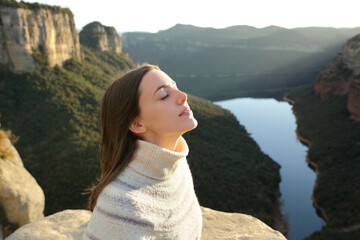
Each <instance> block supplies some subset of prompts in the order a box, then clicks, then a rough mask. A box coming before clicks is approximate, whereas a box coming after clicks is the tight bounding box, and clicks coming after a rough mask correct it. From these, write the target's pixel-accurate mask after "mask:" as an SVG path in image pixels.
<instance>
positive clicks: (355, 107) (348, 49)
mask: <svg viewBox="0 0 360 240" xmlns="http://www.w3.org/2000/svg"><path fill="white" fill-rule="evenodd" d="M314 89H315V91H316V92H317V93H319V94H320V96H321V99H326V98H328V97H330V96H332V95H344V94H348V103H347V108H348V111H349V113H350V117H351V118H353V119H355V120H358V121H360V34H359V35H356V36H355V37H353V38H351V39H350V40H349V41H348V42H347V43H346V44H345V45H344V46H343V48H342V51H341V53H340V54H339V55H338V56H337V58H336V59H335V60H334V61H333V62H331V63H329V64H328V65H327V66H326V67H325V68H324V69H323V70H322V71H321V72H320V74H319V75H318V76H317V78H316V80H315V85H314Z"/></svg>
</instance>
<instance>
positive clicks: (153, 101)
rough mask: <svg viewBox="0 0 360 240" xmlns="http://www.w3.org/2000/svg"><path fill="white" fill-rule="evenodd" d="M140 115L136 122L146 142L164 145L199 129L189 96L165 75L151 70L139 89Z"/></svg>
mask: <svg viewBox="0 0 360 240" xmlns="http://www.w3.org/2000/svg"><path fill="white" fill-rule="evenodd" d="M139 92H140V98H139V107H140V115H139V116H138V117H137V118H136V122H137V124H138V126H141V127H143V130H144V132H141V134H140V136H142V137H143V138H144V139H145V140H149V139H150V140H155V141H152V142H158V141H159V140H160V141H163V140H164V139H166V138H169V137H172V138H173V137H180V136H181V135H182V134H184V133H185V132H187V131H190V130H192V129H194V128H195V127H196V126H197V121H196V119H195V118H194V116H193V113H192V111H191V110H190V107H189V105H188V103H187V95H186V93H184V92H182V91H180V90H179V89H178V88H177V87H176V83H175V82H174V81H173V80H172V79H171V78H170V77H169V76H168V75H167V74H166V73H164V72H162V71H160V70H151V71H149V72H148V73H146V74H145V76H144V77H143V79H142V80H141V83H140V86H139Z"/></svg>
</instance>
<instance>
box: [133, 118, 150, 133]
mask: <svg viewBox="0 0 360 240" xmlns="http://www.w3.org/2000/svg"><path fill="white" fill-rule="evenodd" d="M129 130H130V131H132V132H133V133H135V134H142V133H145V132H146V127H145V126H144V125H143V124H142V123H140V122H139V121H138V120H137V119H135V120H134V121H133V122H132V123H131V124H130V127H129Z"/></svg>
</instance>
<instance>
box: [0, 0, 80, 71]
mask: <svg viewBox="0 0 360 240" xmlns="http://www.w3.org/2000/svg"><path fill="white" fill-rule="evenodd" d="M10 2H12V1H10ZM29 6H31V7H30V8H29ZM41 6H42V5H38V4H37V5H31V4H25V3H24V5H23V6H22V5H20V4H19V6H17V5H16V4H15V3H14V4H12V5H7V4H4V3H3V2H1V3H0V63H1V64H6V65H9V66H10V67H11V68H12V70H13V71H14V72H24V71H35V70H36V62H35V59H34V57H33V54H34V51H35V52H36V51H38V52H41V53H45V56H46V60H47V62H48V64H49V65H50V66H55V65H57V64H58V65H62V63H63V62H64V61H65V60H67V59H69V58H76V59H80V42H79V35H78V33H77V31H76V27H75V23H74V19H73V15H72V14H71V12H70V11H58V9H59V8H56V9H57V11H54V9H55V8H52V7H46V8H45V7H41Z"/></svg>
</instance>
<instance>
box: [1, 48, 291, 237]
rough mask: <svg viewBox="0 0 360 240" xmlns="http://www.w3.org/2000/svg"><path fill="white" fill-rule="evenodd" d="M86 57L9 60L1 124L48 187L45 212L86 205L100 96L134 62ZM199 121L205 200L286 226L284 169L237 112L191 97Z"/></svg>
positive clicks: (95, 169)
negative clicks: (28, 62)
mask: <svg viewBox="0 0 360 240" xmlns="http://www.w3.org/2000/svg"><path fill="white" fill-rule="evenodd" d="M81 51H82V56H83V59H82V60H75V59H70V60H67V61H66V62H65V63H64V65H63V66H55V67H54V68H51V67H49V65H48V63H47V61H46V56H45V55H44V54H45V52H46V50H45V49H42V50H41V51H40V50H38V51H34V58H35V59H36V61H37V64H38V69H39V70H38V71H36V72H27V73H22V74H15V73H13V72H11V71H10V70H9V68H8V67H7V66H1V68H0V75H1V76H2V79H1V84H0V109H1V119H0V121H1V124H2V127H3V128H5V129H9V130H11V131H12V132H13V133H14V134H15V135H16V136H17V137H19V140H18V142H17V143H16V145H15V147H16V148H17V149H18V151H19V153H20V156H21V157H22V159H23V161H24V165H25V167H26V168H27V169H28V170H29V172H30V173H31V174H32V175H33V176H34V177H35V179H36V180H37V181H38V183H39V184H40V186H41V187H42V188H43V190H44V192H45V198H46V207H45V214H46V215H48V214H52V213H54V212H58V211H61V210H64V209H76V208H85V207H86V202H87V198H88V196H86V195H83V194H82V193H83V192H85V189H86V188H88V187H89V186H90V185H91V183H93V182H95V179H96V178H97V177H99V173H100V172H99V171H100V169H99V167H100V164H99V144H100V130H99V102H100V99H101V97H102V94H103V92H104V90H105V88H106V87H107V86H108V84H109V83H110V82H111V81H112V80H114V79H115V78H116V77H117V76H119V75H120V74H121V73H123V72H125V71H127V70H128V69H130V68H132V67H134V66H135V65H134V63H133V61H132V59H131V58H130V56H129V55H128V54H123V53H122V54H115V53H112V52H99V51H96V50H93V49H91V48H88V47H85V46H82V48H81ZM189 104H190V106H191V108H192V110H193V112H194V115H195V117H196V118H197V120H198V122H199V127H198V128H197V129H196V130H194V131H192V132H190V133H188V134H186V135H185V138H186V140H187V141H188V144H189V147H190V154H189V157H188V160H189V165H190V167H191V171H192V173H193V177H194V185H195V190H196V193H197V195H198V199H199V202H200V204H201V205H202V206H205V207H210V208H212V209H216V210H221V211H226V212H242V213H247V214H251V215H253V216H256V217H258V218H259V219H261V220H263V221H264V222H266V223H267V224H268V225H270V226H272V227H274V228H276V229H280V230H283V231H285V230H284V229H286V223H285V222H284V220H283V219H282V215H281V213H280V204H279V197H280V193H279V182H280V175H279V168H280V166H279V165H278V164H277V163H275V162H274V161H272V160H271V159H270V158H269V157H268V156H267V155H265V154H264V153H262V152H261V150H260V148H259V147H258V145H257V144H256V143H255V142H254V140H253V139H251V138H250V136H249V134H248V133H247V132H246V130H245V129H244V127H243V126H241V125H240V124H239V123H238V121H237V120H236V118H235V117H234V116H233V115H232V114H231V113H230V112H229V111H226V110H224V109H222V108H220V107H219V106H216V105H214V104H212V103H211V102H209V101H207V100H204V99H201V98H198V97H195V96H192V95H189Z"/></svg>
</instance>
